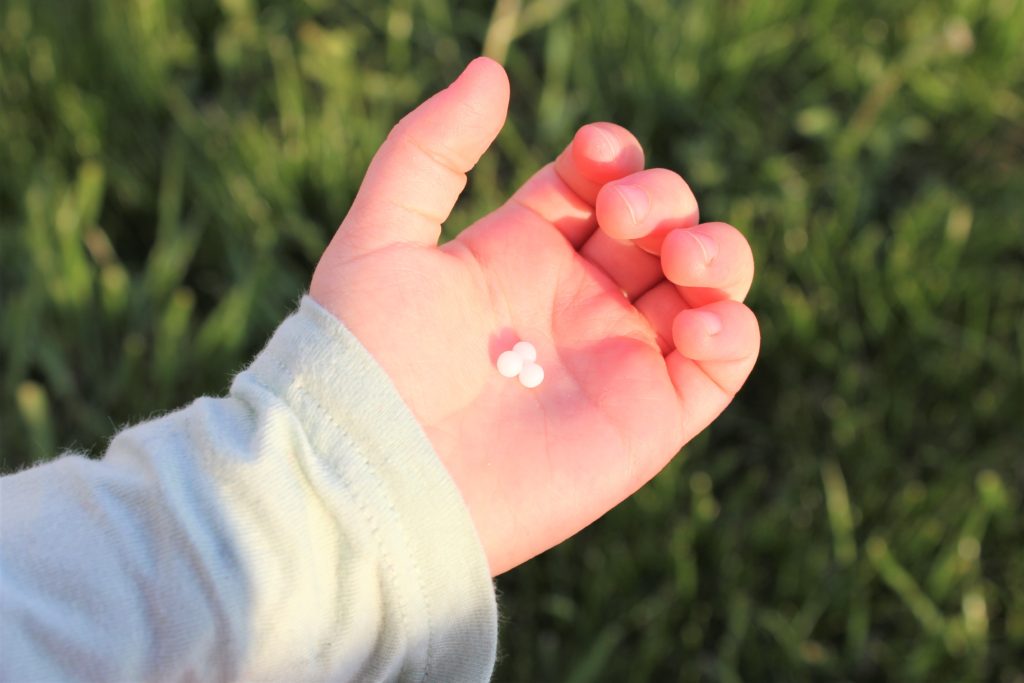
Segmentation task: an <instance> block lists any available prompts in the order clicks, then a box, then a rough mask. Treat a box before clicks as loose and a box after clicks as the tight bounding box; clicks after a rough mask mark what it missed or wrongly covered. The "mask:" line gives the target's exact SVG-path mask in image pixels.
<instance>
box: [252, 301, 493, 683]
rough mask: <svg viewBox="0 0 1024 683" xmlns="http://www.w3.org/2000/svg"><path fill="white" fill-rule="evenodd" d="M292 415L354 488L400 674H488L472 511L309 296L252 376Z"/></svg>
mask: <svg viewBox="0 0 1024 683" xmlns="http://www.w3.org/2000/svg"><path fill="white" fill-rule="evenodd" d="M244 374H251V375H252V376H253V378H254V379H255V380H256V381H257V382H259V384H261V385H263V386H264V387H266V388H267V389H270V390H271V391H273V392H274V393H275V394H277V395H278V396H279V397H281V398H282V400H283V401H284V402H285V403H286V404H287V405H288V406H289V408H290V409H291V410H292V411H293V412H294V414H295V416H296V418H297V419H298V421H299V423H300V424H301V425H302V428H303V430H304V432H305V433H306V435H307V438H308V439H309V443H310V445H311V446H312V448H313V450H314V451H315V452H316V453H317V454H318V455H319V457H320V458H322V459H323V460H325V461H327V462H326V465H327V466H336V467H338V468H339V469H340V468H344V469H345V470H346V471H348V472H351V473H352V477H351V480H352V481H354V482H358V484H359V485H357V486H352V487H351V488H350V489H347V490H346V489H341V490H335V491H318V493H319V495H321V496H324V497H331V496H344V497H347V498H353V497H356V498H359V499H361V500H360V501H358V502H359V504H360V507H362V508H363V509H364V510H366V511H367V514H368V516H369V518H370V519H371V520H372V522H371V523H372V524H375V525H376V527H377V528H376V529H375V532H376V533H375V535H376V537H377V538H378V542H379V545H380V551H381V557H382V558H386V561H385V564H387V565H388V566H386V567H382V568H381V571H382V572H383V573H384V574H385V575H386V576H385V577H384V579H383V580H385V581H389V582H390V583H391V590H393V591H395V592H396V593H397V602H398V604H399V605H400V606H401V611H402V612H403V613H402V614H401V615H386V616H385V618H400V619H401V620H402V622H403V623H404V625H405V627H406V630H407V640H406V642H407V643H408V645H409V647H408V649H407V653H406V657H407V660H408V661H406V663H405V665H404V666H403V667H402V670H403V678H405V676H406V675H408V676H409V678H410V679H415V680H423V679H433V680H487V679H488V678H489V677H490V674H491V671H492V669H493V666H494V659H495V653H496V649H497V608H496V604H495V595H494V586H493V583H492V581H491V576H490V570H489V568H488V565H487V560H486V557H485V554H484V551H483V547H482V546H481V543H480V541H479V538H478V537H477V535H476V529H475V527H474V525H473V521H472V519H471V518H470V515H469V511H468V510H467V508H466V506H465V503H464V502H463V500H462V498H461V496H460V494H459V491H458V489H457V488H456V486H455V483H454V482H453V481H452V479H451V477H450V476H449V475H448V472H447V471H446V470H445V468H444V466H443V465H442V463H441V461H440V459H439V458H438V457H437V454H436V453H435V452H434V450H433V447H432V446H431V444H430V442H429V441H428V440H427V437H426V435H425V433H424V432H423V430H422V428H421V427H420V425H419V424H418V423H417V422H416V420H415V418H414V417H413V415H412V412H411V411H410V410H409V408H408V407H407V406H406V405H405V403H404V402H403V401H402V399H401V397H400V396H399V395H398V392H397V390H396V389H395V387H394V385H393V383H392V382H391V380H390V378H389V377H388V376H387V375H386V374H385V372H384V370H383V369H382V368H381V367H380V366H379V365H378V364H377V362H376V361H375V360H374V358H373V357H372V356H371V355H370V353H369V352H368V351H367V350H366V349H365V348H364V347H363V346H362V344H361V343H360V342H359V341H358V340H357V339H356V338H355V336H354V335H353V334H352V333H351V332H350V331H349V330H348V329H347V328H346V327H345V326H344V325H343V324H342V323H341V322H340V321H339V320H338V319H337V318H335V317H334V316H333V315H332V314H331V313H329V312H328V311H326V310H325V309H324V308H322V307H321V306H320V305H319V304H317V303H316V302H315V301H313V299H312V298H310V297H309V296H305V297H303V299H302V303H301V305H300V307H299V309H298V311H296V312H295V313H293V314H292V315H291V316H290V317H289V318H288V319H287V320H286V321H285V322H284V323H282V325H281V326H280V327H279V328H278V329H277V331H276V332H275V333H274V336H273V337H272V338H271V340H270V342H269V343H268V344H267V346H266V348H265V349H264V350H263V351H262V352H261V353H260V354H259V356H257V358H256V359H255V360H254V361H253V363H252V365H251V366H250V367H249V368H248V370H247V373H244Z"/></svg>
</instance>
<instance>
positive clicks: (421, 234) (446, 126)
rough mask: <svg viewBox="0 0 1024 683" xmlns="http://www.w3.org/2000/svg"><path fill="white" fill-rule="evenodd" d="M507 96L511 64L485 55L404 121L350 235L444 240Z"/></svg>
mask: <svg viewBox="0 0 1024 683" xmlns="http://www.w3.org/2000/svg"><path fill="white" fill-rule="evenodd" d="M508 98H509V85H508V76H507V75H506V74H505V70H504V69H503V68H502V67H501V65H500V64H498V63H497V62H495V61H493V60H490V59H487V58H486V57H479V58H477V59H474V60H473V61H472V62H470V63H469V65H468V66H467V67H466V68H465V70H464V71H463V72H462V74H460V75H459V77H458V78H457V79H455V82H453V83H452V84H451V85H449V86H448V87H447V88H445V89H444V90H442V91H441V92H439V93H437V94H436V95H434V96H433V97H431V98H430V99H429V100H427V101H426V102H424V103H423V104H421V105H420V106H419V107H417V108H416V109H415V110H413V111H412V112H410V113H409V114H408V115H407V116H406V117H405V118H403V119H402V120H401V121H399V122H398V124H397V125H396V126H395V127H394V128H393V129H392V130H391V133H390V134H389V135H388V137H387V140H385V141H384V144H383V145H381V147H380V149H379V150H378V151H377V154H376V155H374V157H373V161H372V162H370V167H369V169H368V170H367V171H366V176H365V177H364V178H363V184H362V186H361V187H360V188H359V194H358V195H356V199H355V201H354V202H353V204H352V208H351V209H350V210H349V213H348V215H347V216H346V217H345V220H344V221H343V222H342V224H341V230H340V232H342V233H344V237H343V239H344V242H345V243H346V244H347V245H350V246H352V247H355V249H356V250H358V251H361V252H362V251H369V250H373V249H377V248H379V247H381V246H384V245H387V244H393V243H396V242H406V243H409V242H412V243H416V244H423V245H435V244H437V240H438V237H440V235H441V224H442V223H443V222H444V221H445V220H446V219H447V218H448V215H449V214H450V213H451V211H452V208H453V207H454V206H455V202H456V200H457V199H458V198H459V195H460V194H461V193H462V190H463V189H464V188H465V187H466V172H467V171H469V169H471V168H473V166H474V165H476V162H477V161H479V159H480V157H481V156H482V155H483V153H484V152H485V151H487V148H488V147H490V145H491V143H492V142H494V138H495V137H496V136H497V135H498V131H499V130H501V127H502V125H504V123H505V115H506V114H507V113H508Z"/></svg>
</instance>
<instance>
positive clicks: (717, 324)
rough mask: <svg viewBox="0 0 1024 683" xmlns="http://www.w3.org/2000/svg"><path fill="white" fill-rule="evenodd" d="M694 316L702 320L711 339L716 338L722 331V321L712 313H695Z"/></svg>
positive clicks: (701, 322)
mask: <svg viewBox="0 0 1024 683" xmlns="http://www.w3.org/2000/svg"><path fill="white" fill-rule="evenodd" d="M693 314H694V315H696V316H697V318H698V320H700V324H701V325H703V326H704V331H705V332H707V335H708V336H709V337H714V336H715V335H716V334H718V333H719V332H721V331H722V319H721V318H719V317H718V316H717V315H715V314H714V313H712V312H711V311H693Z"/></svg>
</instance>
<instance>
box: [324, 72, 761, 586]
mask: <svg viewBox="0 0 1024 683" xmlns="http://www.w3.org/2000/svg"><path fill="white" fill-rule="evenodd" d="M507 106H508V81H507V78H506V76H505V74H504V71H503V70H502V68H501V67H500V66H499V65H497V64H496V63H494V62H492V61H490V60H486V59H478V60H475V61H474V62H472V63H471V64H470V66H469V67H467V69H466V70H465V71H464V72H463V74H462V75H461V76H460V77H459V79H457V80H456V81H455V83H453V84H452V86H450V87H449V88H448V89H446V90H444V91H442V92H441V93H438V94H437V95H435V96H434V97H433V98H431V99H430V100H428V101H427V102H426V103H424V104H423V105H421V106H420V107H419V108H418V109H416V110H415V111H414V112H412V113H411V114H409V115H408V116H407V117H406V118H405V119H403V120H402V122H400V123H399V124H398V125H397V126H396V127H395V129H394V131H393V132H392V134H391V135H390V136H389V137H388V140H387V141H386V142H385V144H384V145H383V146H382V147H381V149H380V151H379V152H378V153H377V155H376V157H375V158H374V161H373V163H372V164H371V166H370V169H369V170H368V172H367V175H366V178H365V179H364V182H363V186H362V188H361V189H360V192H359V195H358V197H357V198H356V201H355V202H354V204H353V206H352V209H351V211H350V212H349V215H348V216H347V217H346V219H345V221H344V223H343V224H342V226H341V228H340V229H339V231H338V233H337V234H336V236H335V239H334V240H333V241H332V243H331V245H330V246H329V247H328V249H327V251H326V252H325V254H324V256H323V258H322V259H321V261H320V264H319V265H318V266H317V270H316V273H315V274H314V276H313V282H312V285H311V295H312V296H313V298H314V299H316V300H317V301H318V302H319V303H320V304H321V305H323V306H324V307H325V308H327V309H328V310H329V311H331V312H332V313H334V314H335V315H336V316H337V317H338V318H339V319H341V320H342V321H343V322H344V323H345V324H346V325H347V326H348V327H349V329H351V330H352V332H353V333H354V334H355V335H356V336H357V337H358V338H359V339H360V341H362V343H363V344H364V345H365V346H366V348H367V349H368V350H369V351H370V352H371V353H372V354H373V356H374V357H375V358H376V359H377V360H378V362H379V363H380V364H381V366H382V367H383V368H384V369H385V371H386V372H387V373H388V375H389V376H390V377H391V378H392V380H393V381H394V383H395V386H396V388H397V389H398V391H399V393H400V394H401V396H402V397H403V399H404V400H405V401H406V403H407V404H408V405H409V407H410V408H411V409H412V411H413V413H414V414H415V416H416V418H417V419H418V420H419V422H420V424H421V425H422V426H423V428H424V430H425V432H426V434H427V436H428V438H429V439H430V441H431V443H432V444H433V446H434V448H435V450H436V451H437V452H438V455H439V456H440V458H441V460H442V461H443V463H444V465H445V466H446V468H447V469H448V471H449V472H450V473H451V475H452V477H453V479H454V481H455V483H456V485H457V486H458V488H459V490H460V492H461V493H462V496H463V498H464V499H465V501H466V503H467V505H468V507H469V510H470V513H471V515H472V517H473V521H474V523H475V524H476V528H477V531H478V532H479V534H480V538H481V541H482V542H483V545H484V548H485V550H486V552H487V556H488V560H489V562H490V566H491V570H492V573H494V574H498V573H501V572H502V571H505V570H507V569H509V568H511V567H514V566H516V565H517V564H519V563H521V562H523V561H525V560H527V559H529V558H530V557H533V556H534V555H536V554H537V553H539V552H542V551H543V550H545V549H547V548H549V547H551V546H553V545H555V544H557V543H558V542H560V541H562V540H564V539H565V538H567V537H568V536H570V535H572V534H573V533H575V532H576V531H578V530H579V529H581V528H582V527H584V526H586V525H587V524H589V523H590V522H592V521H593V520H594V519H596V518H597V517H599V516H600V515H602V514H603V513H604V512H606V511H607V510H608V509H610V508H611V507H612V506H614V505H615V504H616V503H618V502H619V501H621V500H622V499H623V498H625V497H627V496H628V495H630V494H631V493H633V492H634V491H635V490H636V489H638V488H639V487H640V486H642V485H643V484H644V483H645V482H646V481H648V480H649V479H650V478H651V477H653V476H654V475H655V474H656V473H657V472H658V471H659V470H660V469H661V468H662V467H664V465H665V464H666V463H667V462H668V460H669V459H671V457H672V456H673V455H674V454H675V453H676V452H677V451H678V450H679V448H680V447H681V446H682V445H683V444H684V443H686V442H687V441H688V440H690V439H691V438H692V437H693V436H695V435H696V434H697V433H699V432H700V431H701V430H702V429H704V427H706V426H707V425H708V424H709V423H710V422H711V421H712V420H713V419H714V418H715V417H716V416H717V415H718V414H719V413H720V412H721V411H722V410H723V409H724V408H725V406H726V405H728V403H729V401H730V400H731V398H732V396H733V394H734V393H735V392H736V391H737V390H738V389H739V387H740V386H741V385H742V383H743V381H744V380H745V379H746V377H747V375H748V374H749V372H750V369H751V368H752V366H753V363H754V360H755V358H756V356H757V351H758V347H759V341H760V340H759V334H758V329H757V323H756V320H755V319H754V316H753V314H752V313H751V312H750V311H749V309H747V308H746V307H745V306H743V305H742V304H741V303H738V301H739V300H741V299H742V298H743V296H744V295H745V294H746V292H747V289H749V286H750V281H751V278H752V275H753V264H752V259H751V255H750V249H749V246H748V245H747V243H746V241H745V240H744V239H743V237H742V236H741V235H740V234H739V232H738V231H736V230H735V228H732V227H730V226H727V225H724V224H721V223H709V224H704V225H698V224H697V208H696V201H695V200H694V198H693V195H692V193H691V192H690V190H689V188H688V187H687V186H686V184H685V182H683V180H682V179H681V178H680V177H679V176H678V175H676V174H674V173H672V172H670V171H666V170H663V169H651V170H646V171H644V170H642V167H643V152H642V150H641V149H640V147H639V144H638V143H637V142H636V140H635V139H634V138H633V137H632V135H630V134H629V133H628V132H627V131H625V130H624V129H622V128H620V127H618V126H615V125H612V124H591V125H589V126H585V127H584V128H582V129H581V130H580V131H579V132H578V133H577V135H576V138H575V139H574V141H573V142H572V144H570V146H569V147H568V148H567V149H566V151H565V152H563V154H562V155H560V156H559V158H558V159H557V160H556V161H555V162H553V163H552V164H549V165H548V166H546V167H544V168H543V169H541V170H540V171H539V172H538V173H537V174H536V175H535V176H534V177H533V178H532V179H531V180H530V181H528V182H527V183H526V184H525V185H524V186H523V187H522V188H520V189H519V191H518V192H516V194H515V195H514V196H513V197H512V198H511V199H510V200H509V201H508V202H507V203H506V204H505V205H503V206H502V207H500V208H498V209H497V210H496V211H494V212H493V213H491V214H490V215H488V216H486V217H484V218H483V219H481V220H480V221H478V222H477V223H476V224H474V225H473V226H471V227H470V228H469V229H467V230H465V231H464V232H463V233H462V234H460V235H459V237H458V238H456V239H455V240H452V241H451V242H448V243H447V244H445V245H443V246H441V247H438V246H437V240H438V237H439V235H440V230H441V227H440V226H441V223H442V222H443V221H444V220H445V219H446V218H447V216H448V214H449V212H450V211H451V209H452V207H453V205H454V203H455V201H456V200H457V198H458V195H459V193H460V192H461V191H462V189H463V187H464V185H465V182H466V177H465V173H466V172H467V171H468V170H469V169H470V168H471V167H472V166H473V165H474V164H475V163H476V161H477V160H478V159H479V157H480V156H481V155H482V154H483V152H484V151H485V150H486V149H487V147H488V146H489V145H490V143H491V142H492V141H493V139H494V137H495V136H496V135H497V132H498V131H499V130H500V128H501V126H502V124H503V123H504V119H505V114H506V110H507ZM520 339H525V340H528V341H530V342H532V343H533V344H534V345H535V346H536V347H537V349H538V362H539V363H540V364H541V365H542V366H543V368H544V370H545V380H544V383H543V384H541V385H540V386H539V387H537V388H535V389H526V388H524V387H523V386H521V385H520V383H519V382H518V381H516V380H515V379H507V378H505V377H502V376H501V375H499V374H498V373H497V371H496V370H495V360H496V358H497V356H498V354H500V353H501V352H502V351H505V350H507V349H509V348H511V347H512V345H513V344H514V343H515V342H516V341H518V340H520Z"/></svg>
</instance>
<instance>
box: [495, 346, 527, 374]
mask: <svg viewBox="0 0 1024 683" xmlns="http://www.w3.org/2000/svg"><path fill="white" fill-rule="evenodd" d="M522 369H523V357H522V356H520V355H519V354H518V353H516V352H514V351H505V352H504V353H502V354H501V355H500V356H498V372H499V373H500V374H501V376H502V377H515V376H516V375H518V374H519V371H520V370H522Z"/></svg>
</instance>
